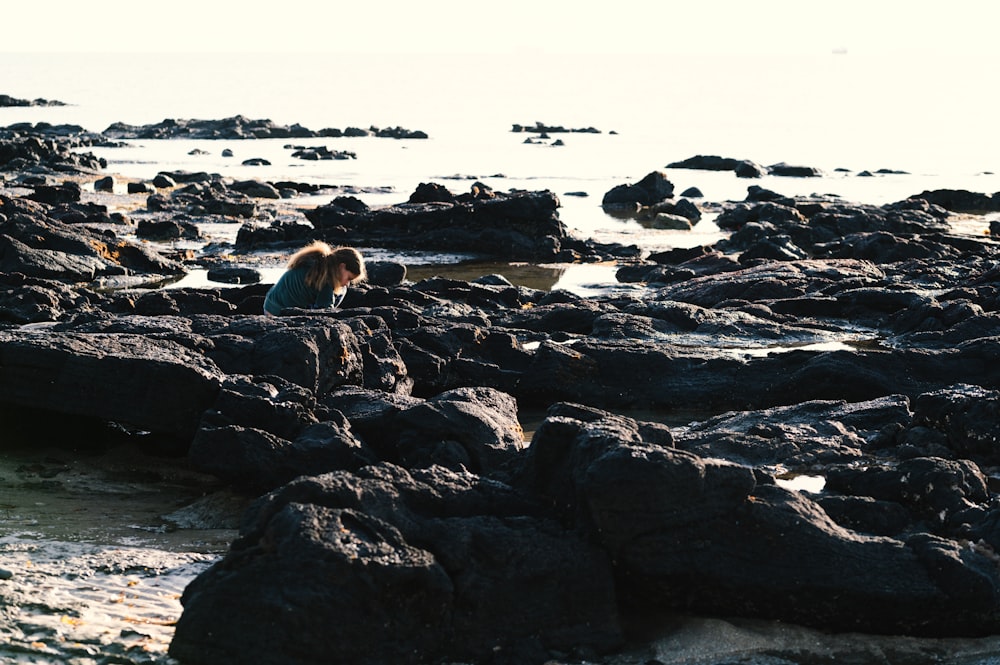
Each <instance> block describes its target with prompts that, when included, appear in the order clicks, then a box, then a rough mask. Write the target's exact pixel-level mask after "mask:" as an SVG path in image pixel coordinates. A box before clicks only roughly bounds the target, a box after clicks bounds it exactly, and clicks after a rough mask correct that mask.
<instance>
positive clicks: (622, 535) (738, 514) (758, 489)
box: [523, 409, 1000, 634]
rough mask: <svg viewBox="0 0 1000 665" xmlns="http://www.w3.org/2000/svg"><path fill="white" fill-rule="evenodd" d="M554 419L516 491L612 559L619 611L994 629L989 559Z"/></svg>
mask: <svg viewBox="0 0 1000 665" xmlns="http://www.w3.org/2000/svg"><path fill="white" fill-rule="evenodd" d="M560 412H561V409H557V410H556V411H555V413H554V414H552V415H550V417H549V418H548V419H547V420H546V422H545V423H544V424H543V425H542V427H541V428H539V429H538V430H537V431H536V434H535V437H534V439H533V440H532V445H531V447H530V448H529V452H528V459H527V463H526V467H525V472H524V481H523V482H524V486H525V487H526V489H528V490H530V491H532V492H534V493H536V494H537V495H539V496H540V497H544V498H545V499H547V500H548V501H550V502H551V503H552V505H554V506H556V507H558V508H559V509H560V510H561V511H562V512H563V514H564V515H565V519H567V520H570V521H571V522H572V523H574V524H576V525H577V526H578V527H579V528H581V529H583V530H585V531H586V532H588V533H589V534H590V535H591V537H592V538H594V539H596V540H597V541H598V542H600V543H601V544H602V546H603V547H605V548H606V549H607V550H608V552H609V553H610V554H611V557H612V560H613V561H614V562H615V566H616V569H617V573H618V574H617V579H619V580H620V581H622V583H623V584H622V586H621V587H620V588H619V594H622V595H624V596H625V597H626V598H627V599H628V600H627V601H626V602H629V603H633V604H635V605H637V606H640V607H644V608H646V609H647V610H655V609H661V610H662V609H682V610H688V611H690V610H696V611H708V612H712V613H722V614H727V615H731V614H737V615H740V614H742V615H753V616H767V617H770V618H775V619H780V620H783V621H793V622H796V623H802V624H806V625H814V626H823V627H825V628H834V629H839V630H864V631H871V632H898V631H914V630H916V631H918V632H920V633H923V634H982V633H989V632H994V631H995V630H996V627H997V622H998V620H1000V613H998V612H997V598H998V592H1000V576H998V573H997V570H996V567H995V566H994V565H992V563H991V560H990V558H989V556H988V555H985V554H981V553H978V552H976V551H975V550H973V549H971V548H967V547H965V546H963V545H962V544H961V543H958V542H955V541H950V540H947V539H944V538H940V537H936V536H933V535H931V534H927V533H914V534H912V535H908V536H906V537H904V538H902V539H899V540H896V539H890V538H876V537H869V536H865V535H862V534H859V533H857V532H853V531H848V530H846V529H844V528H842V527H840V526H838V525H837V524H835V523H834V522H833V521H832V520H830V518H829V517H828V516H827V514H826V513H825V512H824V511H823V510H822V509H821V508H820V507H819V506H818V505H817V504H816V503H815V502H813V501H812V500H810V499H809V498H808V497H807V496H806V495H804V494H803V493H799V492H794V491H789V490H786V489H784V488H782V487H780V486H778V485H776V484H775V483H774V480H773V479H772V478H769V477H768V476H767V475H766V474H762V473H761V472H759V471H754V470H753V469H751V468H748V467H745V466H741V465H735V464H731V463H728V462H724V461H720V460H717V459H709V458H701V457H698V456H695V455H692V454H690V453H686V452H682V451H678V450H673V449H671V448H668V447H664V446H662V445H657V444H653V443H650V442H646V441H644V440H643V439H642V436H641V435H640V433H639V432H638V430H637V428H636V426H635V423H629V422H628V421H627V420H625V421H623V420H622V419H621V418H620V417H614V416H610V417H608V418H603V419H596V420H595V419H594V418H593V417H588V418H587V419H586V420H583V421H581V420H578V419H577V418H575V417H574V415H575V414H573V413H572V412H571V413H570V414H569V415H559V413H560ZM979 498H982V497H979ZM901 600H902V601H905V602H900V601H901ZM918 626H919V628H918Z"/></svg>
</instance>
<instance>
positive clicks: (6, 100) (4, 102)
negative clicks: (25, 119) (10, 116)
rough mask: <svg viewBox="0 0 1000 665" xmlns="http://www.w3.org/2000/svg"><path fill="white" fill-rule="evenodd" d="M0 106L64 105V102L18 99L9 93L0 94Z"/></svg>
mask: <svg viewBox="0 0 1000 665" xmlns="http://www.w3.org/2000/svg"><path fill="white" fill-rule="evenodd" d="M0 106H66V103H65V102H60V101H57V100H53V99H42V98H38V99H18V98H17V97H11V96H10V95H0Z"/></svg>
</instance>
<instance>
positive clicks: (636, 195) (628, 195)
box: [601, 171, 674, 206]
mask: <svg viewBox="0 0 1000 665" xmlns="http://www.w3.org/2000/svg"><path fill="white" fill-rule="evenodd" d="M673 195H674V185H673V183H671V182H670V181H669V180H668V179H667V176H666V174H664V173H662V172H660V171H654V172H652V173H649V174H648V175H646V177H644V178H643V179H642V180H640V181H639V182H637V183H634V184H630V185H617V186H615V187H612V188H611V189H610V190H608V191H607V192H605V194H604V198H603V199H601V204H602V205H605V206H615V205H622V204H639V205H644V206H650V205H654V204H656V203H659V202H660V201H663V200H664V199H669V198H670V197H672V196H673Z"/></svg>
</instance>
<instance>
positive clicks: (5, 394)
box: [0, 331, 223, 437]
mask: <svg viewBox="0 0 1000 665" xmlns="http://www.w3.org/2000/svg"><path fill="white" fill-rule="evenodd" d="M0 367H2V368H3V371H2V372H0V402H4V403H7V404H15V405H18V406H23V407H30V408H40V409H47V410H50V411H55V412H64V413H70V414H77V415H88V416H94V417H97V418H103V419H106V420H111V421H116V422H121V423H127V424H129V425H133V426H135V427H138V428H141V429H148V430H152V431H157V432H168V433H171V434H176V435H178V436H188V437H190V436H191V434H192V433H193V432H194V431H195V429H196V428H197V422H198V421H199V420H200V419H201V414H202V412H203V411H204V410H205V409H206V408H207V407H208V406H210V405H211V404H212V402H213V401H214V400H215V396H216V393H217V392H218V390H219V386H220V384H221V382H222V378H223V375H222V373H221V372H220V371H219V369H218V367H217V366H216V365H215V364H214V363H213V362H211V361H210V360H207V359H206V358H204V356H202V355H201V354H197V353H193V352H191V351H190V350H189V349H187V348H185V347H183V346H181V345H179V344H176V343H173V342H169V341H167V340H153V339H151V338H149V337H147V336H144V335H126V334H122V335H87V334H75V333H48V332H36V333H29V334H23V333H22V334H17V333H11V332H3V331H0Z"/></svg>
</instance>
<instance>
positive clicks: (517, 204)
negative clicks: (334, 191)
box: [244, 192, 567, 261]
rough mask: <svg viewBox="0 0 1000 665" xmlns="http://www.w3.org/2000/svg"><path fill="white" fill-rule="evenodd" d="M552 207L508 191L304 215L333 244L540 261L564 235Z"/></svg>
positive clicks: (540, 195)
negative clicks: (485, 195)
mask: <svg viewBox="0 0 1000 665" xmlns="http://www.w3.org/2000/svg"><path fill="white" fill-rule="evenodd" d="M558 207H559V199H558V198H557V197H556V196H555V195H554V194H552V193H551V192H511V193H506V194H504V193H496V194H495V196H492V197H489V198H482V197H476V196H475V195H468V196H460V197H455V200H454V201H452V202H447V201H434V202H426V203H401V204H398V205H394V206H389V207H385V208H376V209H369V208H367V206H365V207H364V209H358V207H357V206H350V207H345V206H344V205H341V202H340V201H339V200H338V199H335V200H334V201H332V202H331V203H330V204H329V205H326V206H320V207H318V208H314V209H312V210H308V211H306V213H305V214H306V217H307V218H308V219H309V221H311V222H312V223H313V224H314V225H315V226H316V228H317V229H318V231H319V235H321V236H322V237H324V238H325V239H328V240H330V241H333V242H336V243H337V244H352V245H360V246H372V245H374V246H382V247H396V248H404V247H405V248H407V249H429V250H437V251H459V252H471V253H474V254H477V255H484V256H494V257H504V258H508V259H532V260H540V261H544V260H551V259H554V258H555V256H556V255H557V254H558V252H559V251H560V241H561V240H562V239H564V238H566V236H567V231H566V227H565V225H564V224H563V223H562V222H561V221H560V220H559V217H558V213H557V211H556V209H557V208H558ZM244 242H246V240H244Z"/></svg>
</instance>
